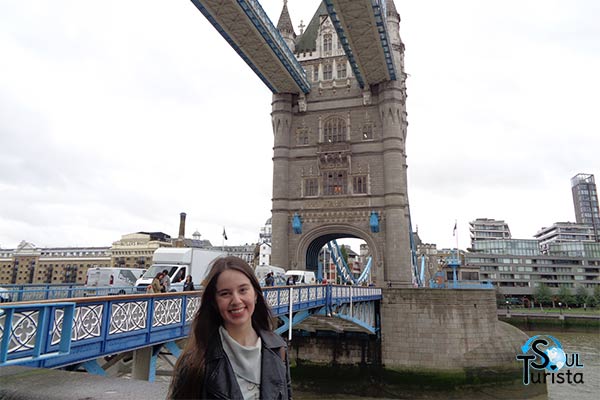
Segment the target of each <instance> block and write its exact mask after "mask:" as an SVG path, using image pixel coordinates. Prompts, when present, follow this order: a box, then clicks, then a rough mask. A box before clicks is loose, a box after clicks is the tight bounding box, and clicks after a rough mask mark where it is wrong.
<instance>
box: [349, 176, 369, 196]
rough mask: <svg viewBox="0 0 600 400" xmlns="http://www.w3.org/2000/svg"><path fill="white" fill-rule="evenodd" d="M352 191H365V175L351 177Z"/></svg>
mask: <svg viewBox="0 0 600 400" xmlns="http://www.w3.org/2000/svg"><path fill="white" fill-rule="evenodd" d="M352 192H353V193H354V194H366V193H367V176H366V175H359V176H355V177H353V178H352Z"/></svg>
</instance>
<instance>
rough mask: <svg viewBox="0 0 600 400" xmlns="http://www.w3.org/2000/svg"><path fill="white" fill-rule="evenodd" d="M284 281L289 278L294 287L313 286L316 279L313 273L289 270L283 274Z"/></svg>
mask: <svg viewBox="0 0 600 400" xmlns="http://www.w3.org/2000/svg"><path fill="white" fill-rule="evenodd" d="M285 276H286V279H287V278H288V277H290V276H292V277H293V278H294V282H295V283H294V284H295V285H315V284H316V283H317V279H316V277H315V273H314V272H313V271H304V270H299V269H290V270H289V271H287V272H286V273H285Z"/></svg>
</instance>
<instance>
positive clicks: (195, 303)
mask: <svg viewBox="0 0 600 400" xmlns="http://www.w3.org/2000/svg"><path fill="white" fill-rule="evenodd" d="M201 299H202V298H201V297H200V296H196V297H189V296H188V297H186V300H185V301H186V306H185V322H190V321H191V320H193V319H194V316H195V315H196V311H198V309H199V308H200V300H201Z"/></svg>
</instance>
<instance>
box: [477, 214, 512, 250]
mask: <svg viewBox="0 0 600 400" xmlns="http://www.w3.org/2000/svg"><path fill="white" fill-rule="evenodd" d="M469 231H470V232H471V245H473V243H474V242H475V241H478V240H495V239H510V238H511V234H510V229H509V228H508V224H507V223H506V222H504V221H500V220H495V219H490V218H477V219H476V220H475V221H471V222H469Z"/></svg>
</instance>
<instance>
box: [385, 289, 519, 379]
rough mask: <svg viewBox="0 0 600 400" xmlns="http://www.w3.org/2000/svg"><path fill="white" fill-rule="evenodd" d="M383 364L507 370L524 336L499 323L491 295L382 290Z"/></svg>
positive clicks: (513, 363) (512, 365) (515, 365)
mask: <svg viewBox="0 0 600 400" xmlns="http://www.w3.org/2000/svg"><path fill="white" fill-rule="evenodd" d="M381 334H382V335H381V336H382V352H381V353H382V363H383V365H384V366H385V367H386V368H413V367H417V368H423V369H434V370H456V369H473V368H484V367H505V368H509V369H513V368H514V369H518V368H519V367H520V364H518V363H517V360H516V358H515V357H516V355H517V354H518V353H519V352H520V346H521V345H522V344H523V343H525V341H526V340H527V338H528V337H527V335H526V334H525V333H524V332H522V331H520V330H519V329H517V328H515V327H513V326H510V325H508V324H506V323H504V322H500V321H498V317H497V312H496V298H495V294H494V292H493V291H492V290H440V289H384V290H383V300H382V304H381Z"/></svg>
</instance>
